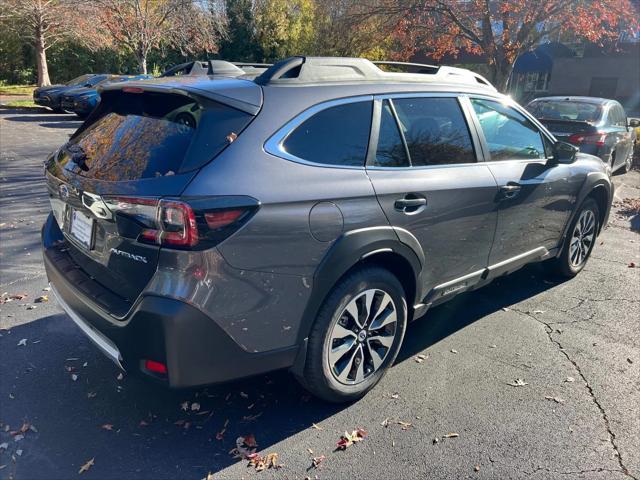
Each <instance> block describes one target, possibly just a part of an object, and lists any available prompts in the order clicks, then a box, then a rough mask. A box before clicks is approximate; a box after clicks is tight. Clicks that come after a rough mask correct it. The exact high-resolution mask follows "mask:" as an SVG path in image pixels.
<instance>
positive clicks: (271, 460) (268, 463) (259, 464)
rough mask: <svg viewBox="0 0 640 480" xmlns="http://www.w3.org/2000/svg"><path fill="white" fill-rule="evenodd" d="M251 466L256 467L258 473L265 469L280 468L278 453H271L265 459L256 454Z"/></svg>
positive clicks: (252, 457) (250, 461)
mask: <svg viewBox="0 0 640 480" xmlns="http://www.w3.org/2000/svg"><path fill="white" fill-rule="evenodd" d="M249 465H252V466H255V467H256V471H257V472H261V471H262V470H264V469H265V468H280V465H278V454H277V453H269V454H267V455H266V456H264V457H261V456H260V455H258V454H257V453H254V454H253V455H251V458H250V459H249Z"/></svg>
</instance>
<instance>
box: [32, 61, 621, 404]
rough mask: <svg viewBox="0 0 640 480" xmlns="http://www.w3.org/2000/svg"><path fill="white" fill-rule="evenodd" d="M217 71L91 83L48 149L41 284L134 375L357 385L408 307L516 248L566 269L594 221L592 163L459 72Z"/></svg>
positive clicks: (381, 362)
mask: <svg viewBox="0 0 640 480" xmlns="http://www.w3.org/2000/svg"><path fill="white" fill-rule="evenodd" d="M387 63H389V62H387ZM228 67H229V68H227V69H226V71H227V72H228V73H227V74H225V75H223V76H220V75H219V76H217V77H215V78H213V77H210V78H208V77H191V78H166V79H158V80H152V81H144V82H129V83H126V84H114V85H110V86H106V87H104V89H103V90H102V92H101V95H102V101H101V103H100V105H99V107H98V108H97V109H96V110H95V111H94V112H93V113H92V114H91V115H90V117H89V118H88V119H87V121H86V122H85V123H84V124H83V125H82V127H81V128H80V129H79V130H78V131H77V132H76V133H75V134H74V135H73V136H72V137H71V139H70V140H69V142H68V143H67V144H65V145H64V146H62V147H61V148H59V149H58V150H57V151H56V152H54V153H53V154H52V155H51V156H50V157H49V158H48V160H47V162H46V177H47V185H48V189H49V195H50V199H51V206H52V213H51V215H49V218H48V219H47V220H46V223H45V225H44V227H43V231H42V243H43V250H44V260H45V265H46V270H47V274H48V277H49V280H50V282H51V286H52V290H53V292H55V294H56V296H57V298H58V301H59V303H60V305H61V306H62V307H63V308H64V309H65V310H66V312H67V313H68V315H69V316H70V317H71V319H72V320H73V321H74V322H75V323H76V324H77V325H78V326H79V327H80V329H82V330H83V332H84V333H85V334H86V335H87V336H88V337H89V338H90V339H91V340H92V341H93V342H94V343H95V344H96V345H97V346H98V347H99V348H101V349H102V350H103V352H104V353H106V354H107V355H108V356H109V357H110V358H111V359H112V360H113V361H115V362H116V363H117V364H118V365H120V366H121V367H122V368H125V369H127V370H128V371H130V372H137V373H140V374H141V375H143V376H146V377H148V378H152V379H154V380H156V381H158V382H161V383H164V384H166V385H168V386H171V387H189V386H197V385H204V384H210V383H216V382H224V381H228V380H232V379H236V378H241V377H245V376H249V375H256V374H260V373H263V372H268V371H271V370H275V369H290V370H291V371H292V372H293V374H294V375H295V376H296V377H297V378H298V379H300V381H301V382H302V383H303V385H304V386H305V387H306V388H308V389H309V390H310V391H311V392H313V393H314V394H316V395H318V396H319V397H322V398H324V399H326V400H329V401H348V400H353V399H356V398H358V397H361V396H362V395H364V394H365V393H366V392H367V391H368V390H370V389H371V388H372V387H373V386H374V385H375V384H376V383H377V382H378V381H379V380H380V378H381V377H382V375H384V373H385V372H386V370H388V368H389V367H390V366H391V365H392V364H393V362H394V360H395V358H396V355H397V354H398V351H399V349H400V346H401V344H402V340H403V337H404V335H405V333H406V327H407V323H408V322H409V321H411V320H413V319H415V318H418V317H421V316H422V315H424V314H425V312H426V311H427V310H428V309H429V308H430V307H432V306H434V305H437V304H439V303H441V302H444V301H446V300H448V299H450V298H452V297H453V296H455V295H457V294H459V293H461V292H464V291H468V290H472V289H476V288H479V287H481V286H483V285H486V284H487V283H488V282H491V281H492V280H493V279H494V278H496V277H498V276H501V275H506V274H508V273H510V272H513V271H514V270H517V269H519V268H520V267H522V266H523V265H525V264H528V263H531V262H539V261H544V262H545V265H549V266H550V267H552V268H553V269H555V270H556V271H557V272H559V273H560V274H563V275H565V276H568V277H571V276H574V275H576V274H577V273H578V272H580V270H581V269H582V268H583V267H584V265H585V263H586V261H587V259H588V257H589V254H590V253H591V250H592V249H593V247H594V245H595V239H596V236H597V235H598V234H599V232H600V230H601V229H602V226H603V225H605V224H606V222H607V217H608V214H609V207H610V203H611V198H612V195H613V187H612V184H611V181H610V172H609V170H608V167H607V166H606V165H604V164H603V163H602V162H601V161H600V160H599V159H598V158H596V157H593V156H590V155H586V154H581V153H578V152H577V149H576V148H575V147H572V146H571V145H568V144H564V143H562V142H558V141H556V139H555V138H554V137H553V135H551V134H550V133H549V132H548V131H547V130H546V129H545V128H544V127H543V126H542V125H541V124H540V123H539V122H538V121H536V120H535V119H534V118H533V117H531V116H530V115H529V114H528V113H527V112H526V111H524V110H523V109H522V108H521V107H519V106H518V105H516V104H515V103H514V102H512V101H511V100H510V99H509V98H507V97H505V96H503V95H500V94H499V93H498V92H497V91H496V90H495V88H493V87H492V86H491V85H490V84H489V82H487V81H486V80H485V79H484V78H482V77H480V76H478V75H476V74H474V73H472V72H469V71H466V70H460V69H454V68H449V67H440V68H438V67H430V66H421V65H417V66H416V65H408V64H403V65H395V66H394V67H393V68H394V69H395V70H398V69H403V68H404V69H405V70H412V71H410V72H404V73H403V72H398V71H383V70H382V69H381V68H379V67H378V66H377V65H374V64H373V63H372V62H369V61H368V60H364V59H357V58H313V57H293V58H289V59H286V60H283V61H281V62H279V63H277V64H275V65H273V66H272V67H270V68H268V69H267V70H265V71H263V72H262V73H261V74H260V75H259V76H257V77H256V76H255V73H254V75H248V74H247V73H246V72H245V71H241V69H239V68H237V67H236V68H237V72H236V71H235V70H234V67H233V66H228ZM385 68H387V69H388V67H385ZM234 72H235V73H234Z"/></svg>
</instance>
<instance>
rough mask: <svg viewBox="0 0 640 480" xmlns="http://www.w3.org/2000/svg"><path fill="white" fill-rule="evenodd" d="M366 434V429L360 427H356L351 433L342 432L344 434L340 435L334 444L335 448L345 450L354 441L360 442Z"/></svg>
mask: <svg viewBox="0 0 640 480" xmlns="http://www.w3.org/2000/svg"><path fill="white" fill-rule="evenodd" d="M366 436H367V431H366V430H363V429H362V428H357V429H356V430H353V431H352V432H351V433H348V432H344V435H342V436H341V437H340V440H338V443H337V444H336V450H345V449H346V448H347V447H350V446H351V445H353V444H354V443H356V442H361V441H362V440H364V438H365V437H366Z"/></svg>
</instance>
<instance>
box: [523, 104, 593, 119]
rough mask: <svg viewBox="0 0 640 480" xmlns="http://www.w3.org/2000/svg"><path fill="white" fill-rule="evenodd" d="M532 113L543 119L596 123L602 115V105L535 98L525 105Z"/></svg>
mask: <svg viewBox="0 0 640 480" xmlns="http://www.w3.org/2000/svg"><path fill="white" fill-rule="evenodd" d="M527 110H529V111H530V112H531V113H532V114H533V115H535V116H536V117H537V118H539V119H544V120H573V121H579V122H589V123H596V122H598V121H599V120H600V117H601V116H602V106H601V105H598V104H596V103H588V102H578V101H569V100H537V101H534V102H531V103H530V104H529V105H528V106H527Z"/></svg>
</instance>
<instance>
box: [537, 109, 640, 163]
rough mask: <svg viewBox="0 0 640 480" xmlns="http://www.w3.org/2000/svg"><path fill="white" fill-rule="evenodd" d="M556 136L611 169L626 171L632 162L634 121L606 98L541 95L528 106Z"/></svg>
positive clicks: (635, 122)
mask: <svg viewBox="0 0 640 480" xmlns="http://www.w3.org/2000/svg"><path fill="white" fill-rule="evenodd" d="M527 110H529V111H530V112H531V113H532V114H533V115H535V116H536V118H537V119H538V120H539V121H540V122H541V123H542V124H543V125H544V126H545V127H547V128H548V129H549V131H550V132H551V133H553V135H554V136H555V137H556V138H557V139H559V140H564V141H566V142H569V143H571V144H573V145H575V146H576V147H578V148H580V151H581V152H585V153H590V154H591V155H595V156H597V157H600V158H601V159H602V161H603V162H605V163H607V164H609V165H611V169H612V170H613V171H614V172H615V171H616V170H619V169H622V170H623V172H625V173H626V172H627V171H629V169H630V168H631V164H632V162H633V148H634V144H635V141H636V132H635V128H636V127H638V125H639V124H638V121H637V120H630V119H628V118H627V114H626V113H625V111H624V108H622V105H620V103H618V102H616V101H615V100H608V99H606V98H593V97H543V98H538V99H536V100H533V101H531V102H530V103H529V104H528V105H527Z"/></svg>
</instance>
